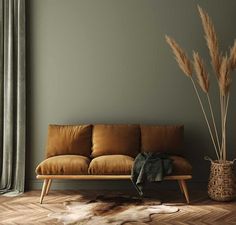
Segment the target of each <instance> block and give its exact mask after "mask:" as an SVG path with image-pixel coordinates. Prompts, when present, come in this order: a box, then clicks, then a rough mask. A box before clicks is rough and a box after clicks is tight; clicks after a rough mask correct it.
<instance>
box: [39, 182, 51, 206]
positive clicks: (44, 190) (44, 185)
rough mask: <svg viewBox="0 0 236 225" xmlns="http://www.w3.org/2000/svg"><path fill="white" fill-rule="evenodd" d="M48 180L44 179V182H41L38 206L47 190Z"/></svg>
mask: <svg viewBox="0 0 236 225" xmlns="http://www.w3.org/2000/svg"><path fill="white" fill-rule="evenodd" d="M48 181H49V180H48V179H44V182H43V188H42V192H41V196H40V201H39V202H40V204H42V203H43V198H44V196H45V193H46V190H47V186H48Z"/></svg>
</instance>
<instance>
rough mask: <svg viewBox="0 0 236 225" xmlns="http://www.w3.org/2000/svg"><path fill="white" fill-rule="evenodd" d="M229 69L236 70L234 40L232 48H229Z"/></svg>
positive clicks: (235, 42)
mask: <svg viewBox="0 0 236 225" xmlns="http://www.w3.org/2000/svg"><path fill="white" fill-rule="evenodd" d="M229 67H230V69H231V70H235V69H236V40H234V44H233V47H231V48H230V55H229Z"/></svg>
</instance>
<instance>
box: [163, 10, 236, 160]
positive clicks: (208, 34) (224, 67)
mask: <svg viewBox="0 0 236 225" xmlns="http://www.w3.org/2000/svg"><path fill="white" fill-rule="evenodd" d="M198 12H199V15H200V18H201V21H202V25H203V29H204V33H205V39H206V42H207V46H208V49H209V53H210V57H211V65H212V67H213V69H214V71H215V74H216V77H217V81H218V85H219V92H220V113H221V138H222V139H221V142H220V141H219V135H218V130H217V126H216V122H215V116H214V112H213V109H212V104H211V100H210V96H209V86H210V82H209V76H208V73H207V71H206V68H205V66H204V63H203V59H202V58H201V57H200V56H199V54H198V53H197V52H193V66H194V69H195V73H196V77H197V81H198V84H199V86H200V87H201V89H202V90H203V92H204V93H205V94H206V98H207V102H208V106H209V109H210V116H211V124H210V122H209V119H208V117H209V115H207V113H206V110H205V108H204V104H203V101H202V98H201V96H200V93H199V91H198V88H197V87H196V85H195V81H194V78H193V77H192V65H191V62H190V60H189V59H188V57H187V55H186V53H185V52H184V51H183V50H182V49H181V48H180V46H179V45H178V44H177V43H176V42H175V40H174V39H172V38H170V37H169V36H166V41H167V43H168V44H169V45H170V47H171V49H172V51H173V53H174V55H175V59H176V61H177V62H178V64H179V67H180V68H181V70H182V71H183V72H184V74H186V75H187V76H188V77H189V78H190V79H191V81H192V84H193V87H194V90H195V93H196V95H197V98H198V100H199V103H200V106H201V109H202V112H203V115H204V118H205V120H206V123H207V126H208V130H209V133H210V136H211V139H212V143H213V145H214V148H215V152H216V156H217V158H218V160H219V161H221V162H226V158H227V157H226V153H227V152H226V149H227V148H226V118H227V112H228V103H229V90H230V86H231V83H232V79H231V75H230V72H232V71H233V70H236V40H235V41H234V44H233V46H232V47H231V48H230V54H229V57H228V56H227V54H226V55H225V56H222V54H221V53H219V47H218V40H217V36H216V32H215V28H214V26H213V23H212V21H211V19H210V17H209V16H208V14H207V13H206V12H205V11H204V10H203V9H202V8H201V7H200V6H198Z"/></svg>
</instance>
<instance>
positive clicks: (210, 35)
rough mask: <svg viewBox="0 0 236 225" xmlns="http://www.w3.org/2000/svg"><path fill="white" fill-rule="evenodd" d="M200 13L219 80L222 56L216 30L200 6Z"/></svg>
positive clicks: (212, 62)
mask: <svg viewBox="0 0 236 225" xmlns="http://www.w3.org/2000/svg"><path fill="white" fill-rule="evenodd" d="M198 12H199V14H200V18H201V20H202V26H203V29H204V32H205V38H206V42H207V46H208V49H209V53H210V57H211V64H212V67H213V68H214V70H215V72H216V75H217V78H218V79H219V76H220V67H221V59H222V57H221V54H219V48H218V40H217V36H216V32H215V28H214V25H213V23H212V21H211V19H210V17H209V16H208V14H207V13H206V12H205V11H204V10H203V9H202V8H201V7H200V6H198Z"/></svg>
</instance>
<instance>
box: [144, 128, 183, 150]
mask: <svg viewBox="0 0 236 225" xmlns="http://www.w3.org/2000/svg"><path fill="white" fill-rule="evenodd" d="M183 139H184V126H182V125H181V126H158V125H142V126H141V151H143V152H166V153H177V152H178V151H179V150H181V149H182V147H183Z"/></svg>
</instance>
